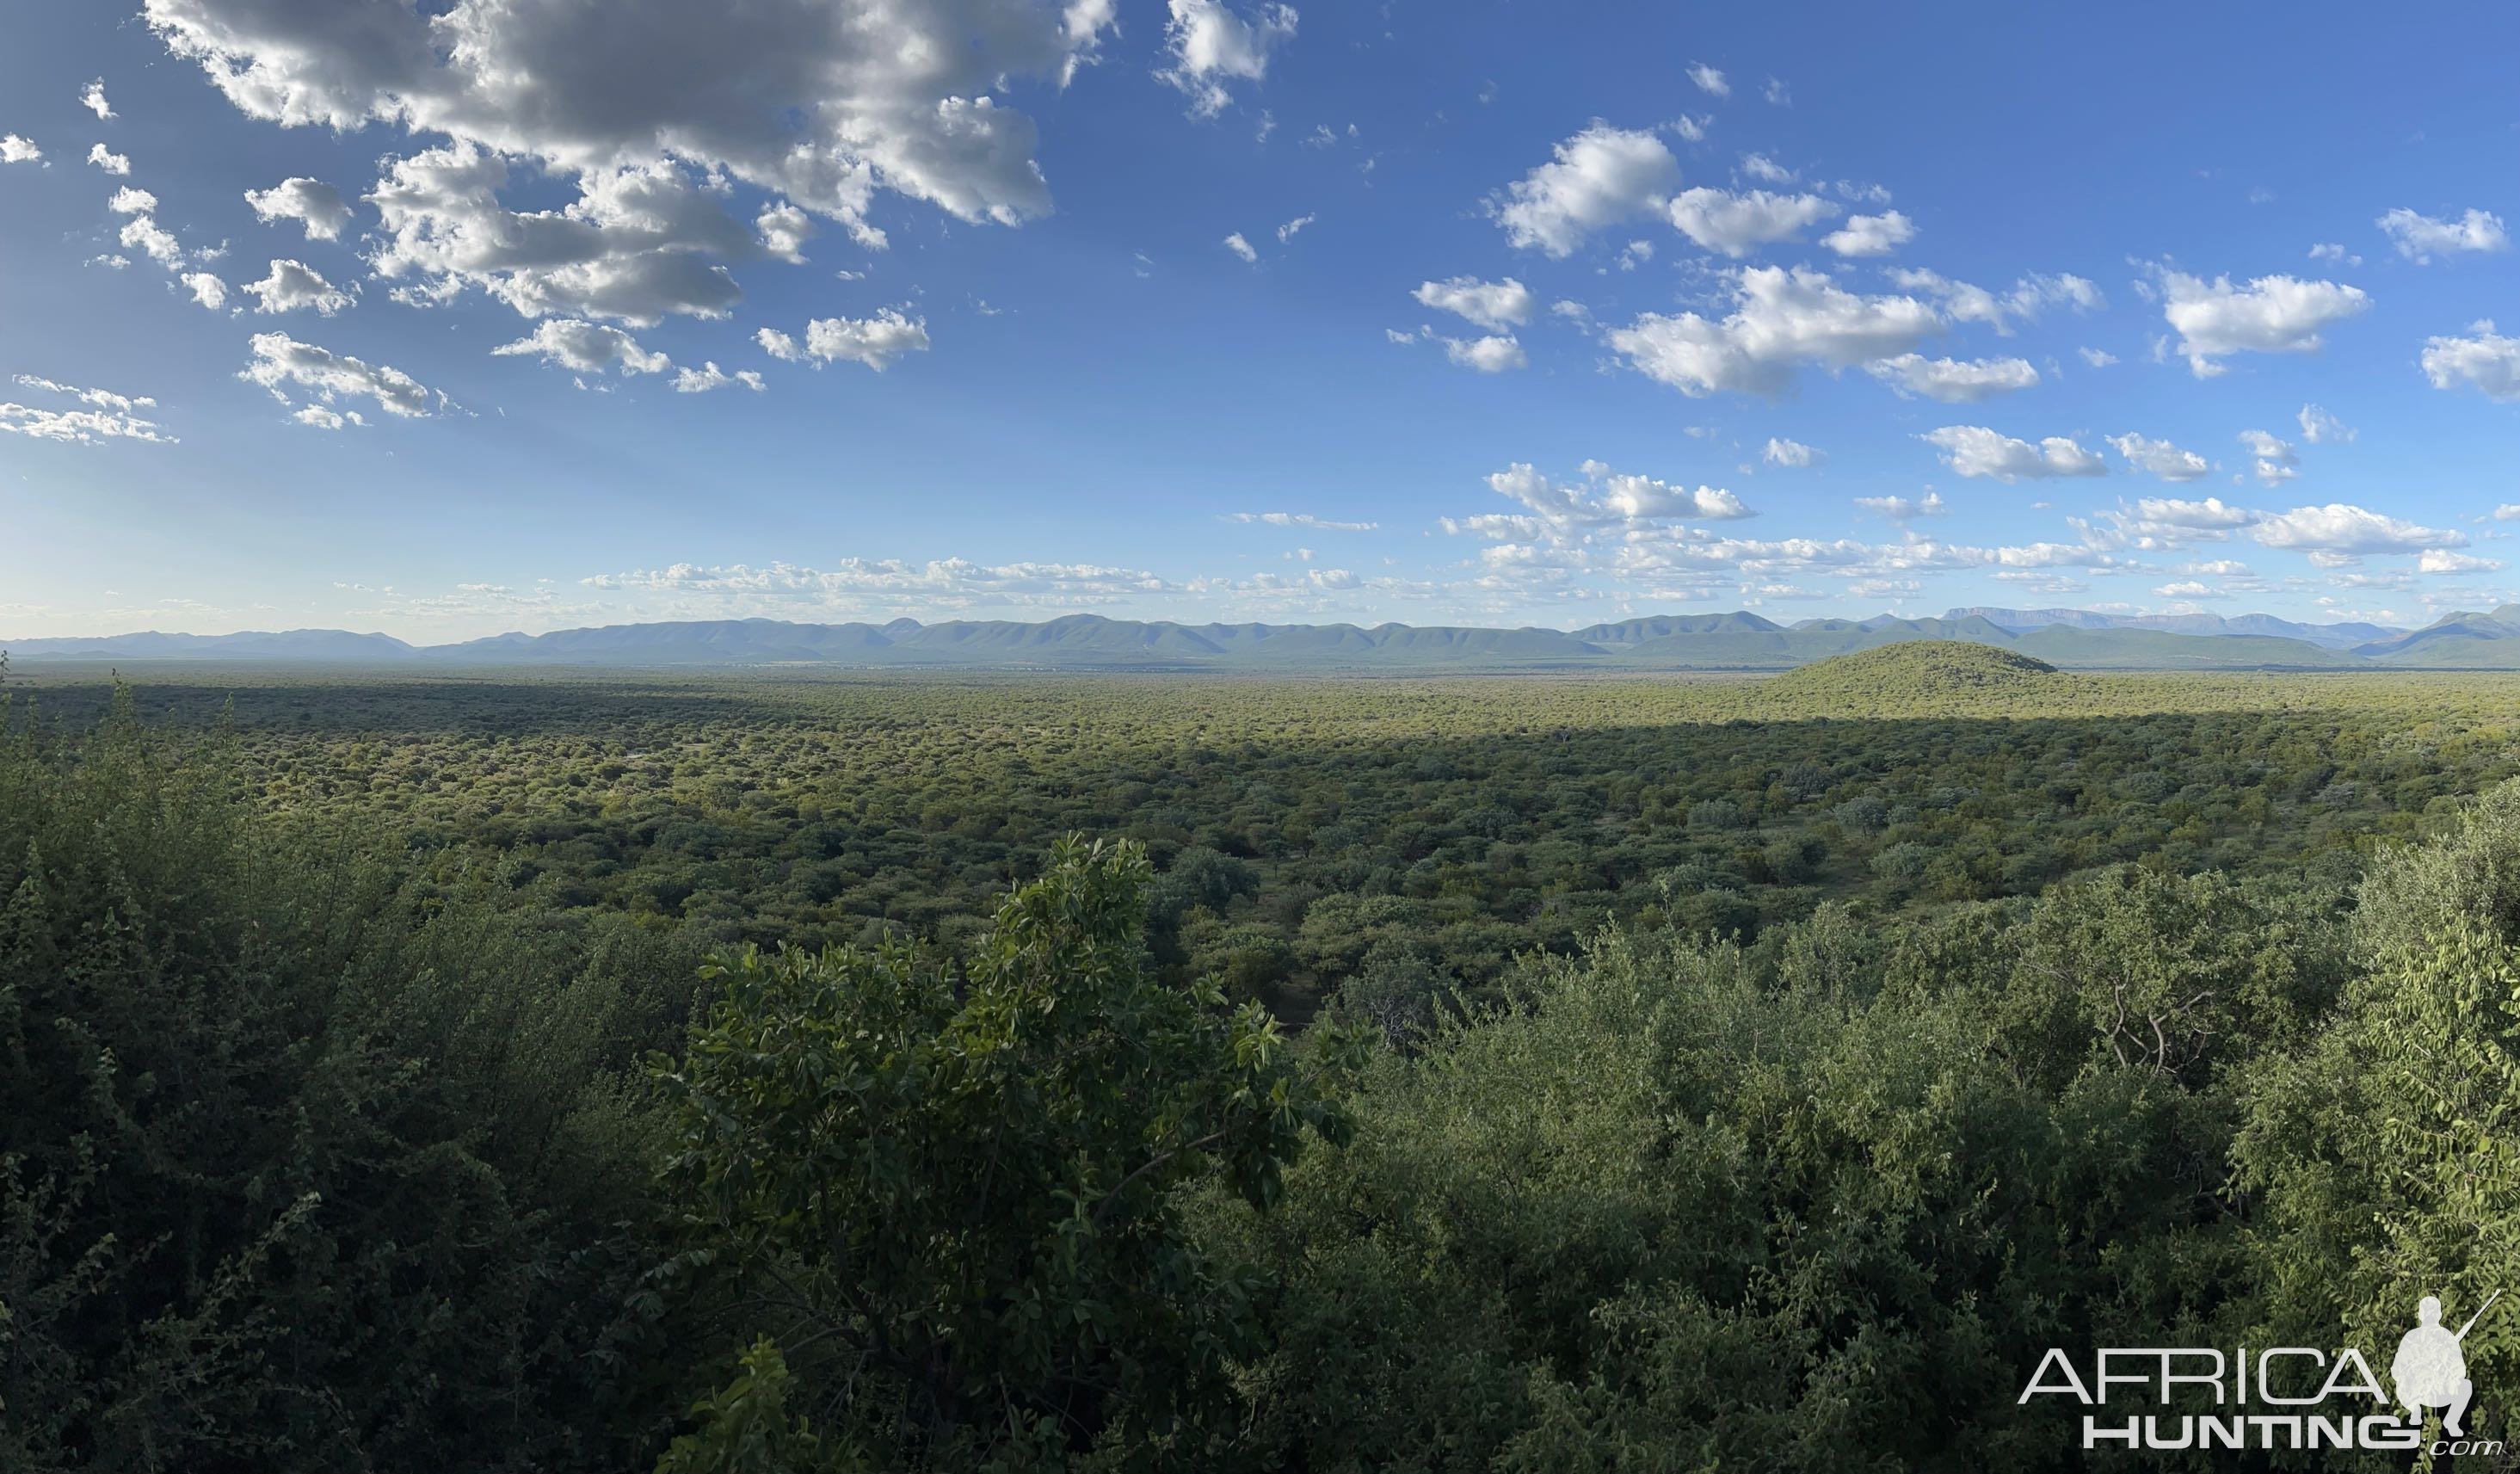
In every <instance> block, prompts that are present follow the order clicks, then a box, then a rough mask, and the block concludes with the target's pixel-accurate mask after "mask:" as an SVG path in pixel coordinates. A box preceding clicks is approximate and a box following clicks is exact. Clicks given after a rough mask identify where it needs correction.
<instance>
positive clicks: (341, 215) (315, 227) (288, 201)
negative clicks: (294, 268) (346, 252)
mask: <svg viewBox="0 0 2520 1474" xmlns="http://www.w3.org/2000/svg"><path fill="white" fill-rule="evenodd" d="M245 202H246V203H247V204H249V205H251V206H252V207H253V214H254V218H255V219H257V220H260V221H261V222H262V223H263V224H265V225H271V224H275V223H277V222H279V221H282V220H294V221H296V222H297V223H298V225H299V226H301V227H302V228H303V229H304V230H305V232H306V239H307V240H309V241H337V240H339V239H341V228H342V227H343V226H345V225H348V224H349V223H350V207H349V206H348V205H347V204H345V203H343V202H342V201H341V192H340V191H339V190H337V189H335V188H333V187H332V186H331V185H329V184H326V183H325V182H324V181H323V180H321V179H309V178H307V177H306V176H304V175H302V174H301V175H297V176H294V177H293V178H289V179H284V180H282V181H280V183H278V184H275V185H273V186H272V187H271V188H269V189H267V190H248V191H246V192H245Z"/></svg>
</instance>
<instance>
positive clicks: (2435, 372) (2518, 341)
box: [2418, 318, 2520, 404]
mask: <svg viewBox="0 0 2520 1474" xmlns="http://www.w3.org/2000/svg"><path fill="white" fill-rule="evenodd" d="M2418 362H2420V363H2421V364H2422V366H2423V371H2424V377H2425V378H2426V379H2428V380H2432V385H2433V387H2434V388H2436V389H2454V388H2456V387H2458V386H2459V385H2460V384H2461V383H2467V384H2473V385H2474V386H2475V387H2476V388H2477V390H2478V391H2479V392H2481V393H2483V394H2484V395H2485V397H2486V398H2488V399H2492V400H2497V401H2498V402H2500V403H2504V404H2508V403H2511V402H2512V401H2514V400H2520V338H2512V337H2504V336H2503V335H2501V334H2499V333H2497V332H2495V331H2494V320H2493V319H2492V318H2484V319H2481V320H2479V321H2477V322H2474V323H2471V324H2469V325H2468V330H2467V336H2465V337H2455V336H2445V337H2428V338H2426V339H2424V351H2423V356H2422V358H2421V359H2419V360H2418Z"/></svg>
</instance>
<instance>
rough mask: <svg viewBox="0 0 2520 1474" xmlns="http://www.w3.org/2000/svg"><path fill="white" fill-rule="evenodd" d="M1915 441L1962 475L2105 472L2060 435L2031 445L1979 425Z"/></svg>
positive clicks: (2008, 477)
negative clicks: (1929, 447)
mask: <svg viewBox="0 0 2520 1474" xmlns="http://www.w3.org/2000/svg"><path fill="white" fill-rule="evenodd" d="M1917 438H1918V439H1920V440H1923V441H1924V442H1925V443H1926V444H1928V445H1931V446H1933V447H1934V448H1935V449H1937V450H1939V451H1941V452H1942V453H1943V464H1945V465H1947V466H1949V467H1950V468H1951V469H1953V470H1954V471H1955V472H1957V473H1958V474H1959V475H1963V476H1992V477H1994V478H1995V479H1996V480H1999V481H2007V482H2009V481H2014V480H2018V479H2020V478H2021V477H2023V476H2029V477H2033V478H2036V479H2044V478H2046V477H2048V476H2097V475H2104V474H2106V473H2107V471H2108V467H2107V466H2106V465H2105V464H2104V463H2103V462H2102V461H2101V460H2100V458H2099V457H2098V456H2097V455H2095V454H2093V452H2091V451H2088V450H2085V449H2084V448H2083V447H2082V446H2081V445H2079V444H2077V443H2075V442H2074V441H2073V440H2072V439H2070V438H2068V437H2066V436H2063V435H2050V436H2048V437H2047V438H2046V439H2044V440H2041V441H2040V442H2038V443H2037V444H2035V445H2034V444H2032V443H2031V442H2029V441H2027V440H2019V439H2015V438H2014V437H2012V436H2010V435H2006V434H2003V433H2001V432H1999V431H1996V430H1991V429H1989V428H1987V427H1986V426H1985V425H1982V424H1947V425H1944V426H1943V427H1942V428H1941V429H1937V430H1928V431H1926V432H1925V433H1924V434H1922V435H1919V436H1918V437H1917Z"/></svg>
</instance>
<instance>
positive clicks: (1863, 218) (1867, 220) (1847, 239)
mask: <svg viewBox="0 0 2520 1474" xmlns="http://www.w3.org/2000/svg"><path fill="white" fill-rule="evenodd" d="M1915 239H1916V222H1914V221H1913V220H1911V219H1909V218H1908V217H1907V216H1906V215H1903V214H1901V213H1900V212H1899V211H1897V210H1884V211H1882V212H1881V213H1880V214H1877V215H1849V216H1848V217H1847V219H1846V224H1844V225H1843V226H1840V227H1839V228H1838V229H1836V230H1833V231H1830V232H1829V233H1828V234H1827V235H1825V236H1823V237H1821V238H1820V244H1821V245H1823V246H1827V247H1828V248H1829V249H1831V250H1833V251H1836V252H1837V253H1838V254H1839V255H1841V256H1886V255H1888V254H1890V252H1892V251H1894V250H1896V249H1898V248H1899V247H1900V246H1905V245H1907V244H1908V243H1909V242H1911V241H1913V240H1915Z"/></svg>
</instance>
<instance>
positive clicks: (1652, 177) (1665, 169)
mask: <svg viewBox="0 0 2520 1474" xmlns="http://www.w3.org/2000/svg"><path fill="white" fill-rule="evenodd" d="M1679 183H1680V161H1679V160H1678V159H1675V158H1673V157H1672V156H1671V150H1670V149H1669V148H1668V147H1666V146H1665V145H1664V143H1663V141H1662V140H1661V139H1659V138H1656V137H1655V136H1654V135H1653V134H1651V133H1641V132H1634V131H1630V130H1628V129H1624V128H1613V127H1611V126H1610V125H1609V124H1607V123H1605V122H1600V121H1598V120H1597V121H1595V122H1594V123H1593V125H1592V126H1591V127H1588V128H1586V129H1585V130H1584V131H1583V132H1581V133H1578V134H1576V135H1575V136H1574V137H1572V138H1570V139H1568V140H1566V141H1565V142H1564V143H1561V144H1559V145H1558V146H1557V148H1556V151H1555V156H1554V157H1553V158H1551V159H1550V161H1549V162H1547V163H1544V164H1542V165H1540V166H1539V167H1538V168H1536V169H1533V170H1532V171H1531V172H1530V173H1529V174H1527V175H1525V176H1523V177H1522V178H1521V179H1518V180H1516V181H1514V182H1513V183H1512V184H1511V185H1509V186H1508V187H1507V188H1506V191H1505V194H1504V195H1503V196H1502V197H1501V198H1497V199H1492V200H1491V201H1489V208H1490V211H1491V213H1493V214H1494V215H1495V216H1496V219H1497V223H1498V224H1500V225H1502V226H1504V227H1505V233H1506V239H1507V240H1508V241H1509V242H1511V243H1512V244H1513V245H1514V246H1519V247H1522V248H1523V249H1526V250H1540V251H1544V252H1546V253H1548V254H1549V255H1552V256H1566V255H1571V254H1573V252H1574V250H1575V248H1576V247H1577V246H1581V245H1583V244H1584V241H1585V238H1586V237H1588V236H1590V235H1591V234H1592V233H1593V232H1594V231H1597V230H1599V229H1600V228H1602V227H1603V226H1606V225H1614V224H1617V223H1618V222H1620V221H1622V220H1631V219H1634V218H1636V217H1637V216H1639V215H1644V214H1653V213H1658V212H1660V211H1661V210H1663V209H1664V208H1665V203H1666V201H1669V199H1670V198H1671V194H1672V191H1673V190H1674V189H1675V188H1677V187H1678V185H1679Z"/></svg>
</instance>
